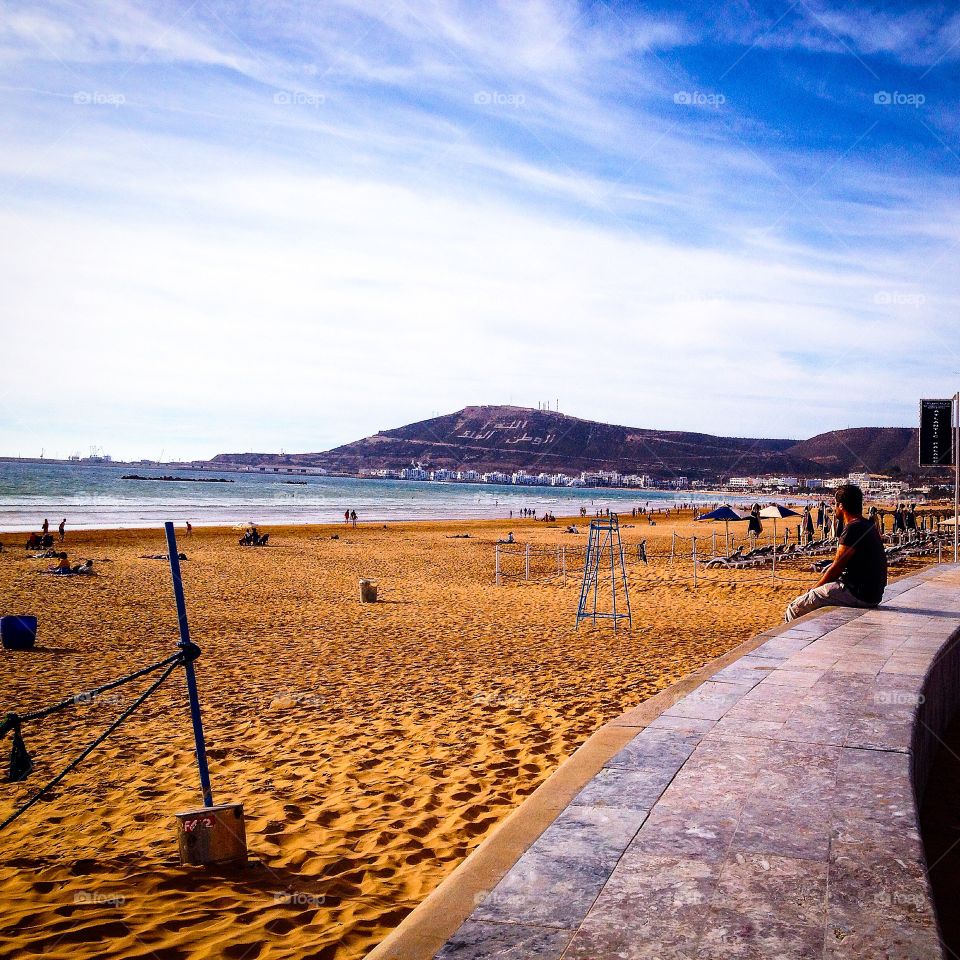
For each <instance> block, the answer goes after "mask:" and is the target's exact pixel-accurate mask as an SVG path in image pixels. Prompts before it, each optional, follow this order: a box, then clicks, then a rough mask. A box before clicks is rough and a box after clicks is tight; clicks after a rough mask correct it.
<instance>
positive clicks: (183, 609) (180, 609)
mask: <svg viewBox="0 0 960 960" xmlns="http://www.w3.org/2000/svg"><path fill="white" fill-rule="evenodd" d="M163 526H164V529H165V530H166V532H167V553H168V555H169V557H170V576H171V577H172V578H173V596H174V599H175V600H176V602H177V621H178V624H179V626H180V642H179V643H178V644H177V646H178V647H180V648H181V649H183V650H188V649H189V648H190V647H192V646H193V644H191V643H190V626H189V624H188V623H187V605H186V603H184V600H183V581H182V580H181V578H180V554H179V553H178V552H177V535H176V534H175V533H174V532H173V521H172V520H168V521H167V522H166V523H165V524H164V525H163ZM183 671H184V673H185V674H186V675H187V696H188V697H189V699H190V718H191V720H192V721H193V739H194V743H195V745H196V750H197V768H198V770H199V771H200V790H201V792H202V793H203V805H204V806H205V807H212V806H213V792H212V791H211V789H210V771H209V770H208V769H207V747H206V743H205V741H204V739H203V721H202V720H201V718H200V698H199V697H198V696H197V677H196V674H195V673H194V672H193V660H191V659H185V660H184V663H183Z"/></svg>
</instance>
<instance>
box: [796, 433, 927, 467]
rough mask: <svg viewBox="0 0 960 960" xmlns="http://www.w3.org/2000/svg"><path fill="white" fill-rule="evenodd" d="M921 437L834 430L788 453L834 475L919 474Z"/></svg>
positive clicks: (803, 443)
mask: <svg viewBox="0 0 960 960" xmlns="http://www.w3.org/2000/svg"><path fill="white" fill-rule="evenodd" d="M918 433H919V431H918V430H917V429H916V428H911V427H853V428H850V429H847V430H831V431H830V432H829V433H821V434H819V435H818V436H816V437H811V438H810V439H809V440H802V441H801V442H800V443H798V444H796V445H795V446H793V447H791V448H790V450H789V453H791V454H793V455H795V456H797V457H801V458H803V459H807V460H812V461H813V462H814V463H817V464H820V465H821V466H822V468H823V470H824V471H825V472H827V473H832V474H844V473H847V472H849V471H851V470H853V471H865V472H867V473H888V472H889V471H890V470H892V469H895V468H896V469H899V470H900V471H902V472H903V473H915V472H916V471H917V469H918V468H917V451H918V443H919V439H918Z"/></svg>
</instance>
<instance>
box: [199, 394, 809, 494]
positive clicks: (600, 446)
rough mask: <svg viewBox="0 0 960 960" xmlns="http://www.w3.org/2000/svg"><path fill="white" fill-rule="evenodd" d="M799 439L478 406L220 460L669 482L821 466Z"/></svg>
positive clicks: (348, 469) (338, 468) (342, 468)
mask: <svg viewBox="0 0 960 960" xmlns="http://www.w3.org/2000/svg"><path fill="white" fill-rule="evenodd" d="M796 445H797V441H795V440H789V439H784V440H756V439H746V438H740V437H715V436H711V435H710V434H704V433H686V432H680V431H667V430H645V429H640V428H637V427H625V426H615V425H612V424H606V423H596V422H594V421H590V420H581V419H578V418H577V417H571V416H567V415H566V414H563V413H557V412H556V411H552V410H531V409H529V408H525V407H511V406H477V407H466V408H465V409H463V410H460V411H458V412H457V413H451V414H447V415H445V416H441V417H434V418H432V419H430V420H423V421H420V422H419V423H411V424H408V425H407V426H404V427H398V428H397V429H394V430H383V431H381V432H380V433H377V434H374V435H373V436H371V437H366V438H364V439H363V440H357V441H354V442H353V443H348V444H344V445H343V446H340V447H336V448H334V449H333V450H327V451H325V452H322V453H303V454H283V455H277V454H255V453H253V454H219V455H218V456H216V457H214V462H215V463H223V464H227V463H231V464H258V465H268V466H277V467H283V466H313V467H324V468H325V469H327V470H330V471H332V472H336V473H358V472H359V471H360V470H361V468H362V469H385V468H387V469H399V468H402V467H408V466H410V465H411V464H420V465H421V466H423V467H424V468H426V469H439V468H446V469H452V470H467V469H470V470H477V471H480V472H484V471H490V470H502V471H504V472H508V473H509V472H512V471H514V470H527V471H528V472H533V473H541V472H544V473H558V472H563V473H568V474H575V473H579V472H580V471H581V470H616V471H619V472H621V473H647V474H650V475H652V476H655V477H662V478H669V477H671V476H676V475H677V474H683V475H686V476H689V477H692V478H695V477H701V476H715V475H717V474H724V475H729V474H731V473H732V474H748V473H755V472H774V473H791V474H793V473H797V472H798V471H805V470H808V469H814V470H816V469H819V468H817V467H816V466H815V465H814V464H813V463H811V461H809V460H807V459H805V458H804V457H802V456H798V455H795V454H792V453H790V452H789V451H790V450H791V449H792V448H793V447H795V446H796Z"/></svg>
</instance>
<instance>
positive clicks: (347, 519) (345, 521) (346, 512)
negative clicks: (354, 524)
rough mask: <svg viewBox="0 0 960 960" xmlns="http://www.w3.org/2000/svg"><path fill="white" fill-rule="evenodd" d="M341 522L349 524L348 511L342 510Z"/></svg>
mask: <svg viewBox="0 0 960 960" xmlns="http://www.w3.org/2000/svg"><path fill="white" fill-rule="evenodd" d="M343 522H344V523H349V522H350V511H349V510H344V511H343Z"/></svg>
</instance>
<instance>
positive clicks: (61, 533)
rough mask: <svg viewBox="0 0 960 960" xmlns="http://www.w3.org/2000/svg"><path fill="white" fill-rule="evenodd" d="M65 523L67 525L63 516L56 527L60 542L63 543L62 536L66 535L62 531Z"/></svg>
mask: <svg viewBox="0 0 960 960" xmlns="http://www.w3.org/2000/svg"><path fill="white" fill-rule="evenodd" d="M66 525H67V518H66V517H64V518H63V519H62V520H61V521H60V526H59V527H58V529H59V531H60V542H61V543H63V538H64V536H66V534H65V533H64V528H65V527H66Z"/></svg>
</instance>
